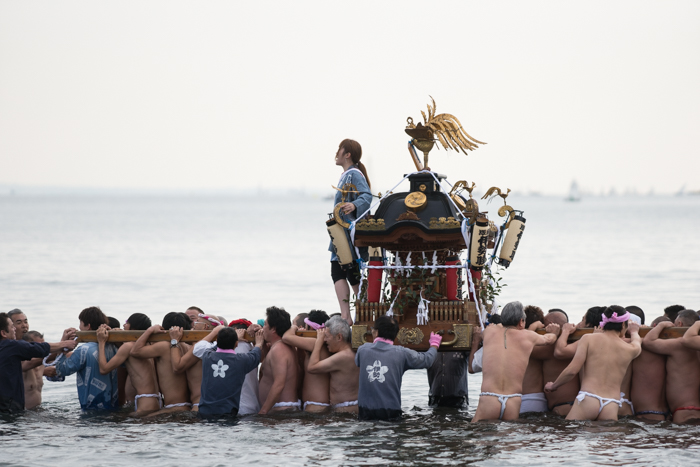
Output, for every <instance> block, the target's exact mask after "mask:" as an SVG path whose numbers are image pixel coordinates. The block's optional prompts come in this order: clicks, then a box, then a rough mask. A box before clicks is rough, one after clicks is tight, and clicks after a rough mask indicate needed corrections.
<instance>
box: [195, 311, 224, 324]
mask: <svg viewBox="0 0 700 467" xmlns="http://www.w3.org/2000/svg"><path fill="white" fill-rule="evenodd" d="M199 317H200V318H204V319H206V320H207V321H209V322H210V323H211V324H213V325H214V326H223V324H224V323H222V322H221V321H219V320H216V319H214V318H212V317H210V316H207V315H203V314H202V313H200V314H199Z"/></svg>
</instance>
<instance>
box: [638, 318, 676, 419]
mask: <svg viewBox="0 0 700 467" xmlns="http://www.w3.org/2000/svg"><path fill="white" fill-rule="evenodd" d="M661 321H669V319H668V318H667V317H666V316H662V317H660V318H657V319H655V320H654V321H652V323H651V327H652V328H653V327H656V325H658V324H659V323H660V322H661ZM630 392H631V394H630V398H631V400H632V404H634V415H635V417H637V418H641V419H646V420H658V421H662V420H666V419H667V418H668V416H669V415H670V414H671V413H670V412H669V411H668V404H667V403H666V356H665V355H661V354H657V353H654V352H651V351H649V349H646V348H645V347H644V341H642V353H641V354H640V355H639V357H637V358H635V359H634V360H633V361H632V388H631V390H630Z"/></svg>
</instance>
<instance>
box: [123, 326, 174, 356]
mask: <svg viewBox="0 0 700 467" xmlns="http://www.w3.org/2000/svg"><path fill="white" fill-rule="evenodd" d="M164 332H166V331H164V330H163V328H162V327H161V326H160V325H159V324H154V325H153V326H151V327H150V328H148V329H146V330H145V331H143V334H141V337H139V338H138V340H137V341H136V342H134V346H133V347H132V348H131V356H132V357H136V358H157V357H162V356H163V354H164V352H163V350H164V349H165V347H163V346H160V345H146V344H147V343H148V338H149V337H151V334H154V333H157V334H161V333H164ZM168 346H169V344H168ZM167 351H168V352H170V350H169V349H168V350H167Z"/></svg>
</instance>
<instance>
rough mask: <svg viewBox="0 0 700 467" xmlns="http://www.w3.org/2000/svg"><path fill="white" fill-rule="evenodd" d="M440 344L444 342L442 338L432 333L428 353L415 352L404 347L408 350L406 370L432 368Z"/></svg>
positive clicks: (406, 353)
mask: <svg viewBox="0 0 700 467" xmlns="http://www.w3.org/2000/svg"><path fill="white" fill-rule="evenodd" d="M440 342H442V336H440V335H438V334H435V333H433V332H431V333H430V348H429V349H428V350H427V351H426V352H423V353H421V352H416V351H415V350H411V349H406V348H405V347H404V349H405V350H406V352H405V355H406V360H405V363H404V365H405V368H407V369H409V370H413V369H418V368H430V367H431V366H432V364H433V362H434V361H435V359H436V358H437V349H438V348H439V347H440Z"/></svg>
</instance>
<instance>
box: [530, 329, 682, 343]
mask: <svg viewBox="0 0 700 467" xmlns="http://www.w3.org/2000/svg"><path fill="white" fill-rule="evenodd" d="M687 330H688V328H687V327H685V328H666V329H664V330H663V331H661V335H660V336H659V337H660V338H661V339H675V338H677V337H683V334H685V332H686V331H687ZM649 331H651V328H639V337H642V338H644V336H646V335H647V333H648V332H649ZM592 332H593V328H580V329H577V330H575V331H574V332H572V333H571V334H569V342H574V341H577V340H579V339H580V338H581V337H583V336H584V335H585V334H591V333H592ZM537 333H538V334H545V330H544V329H538V330H537Z"/></svg>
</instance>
